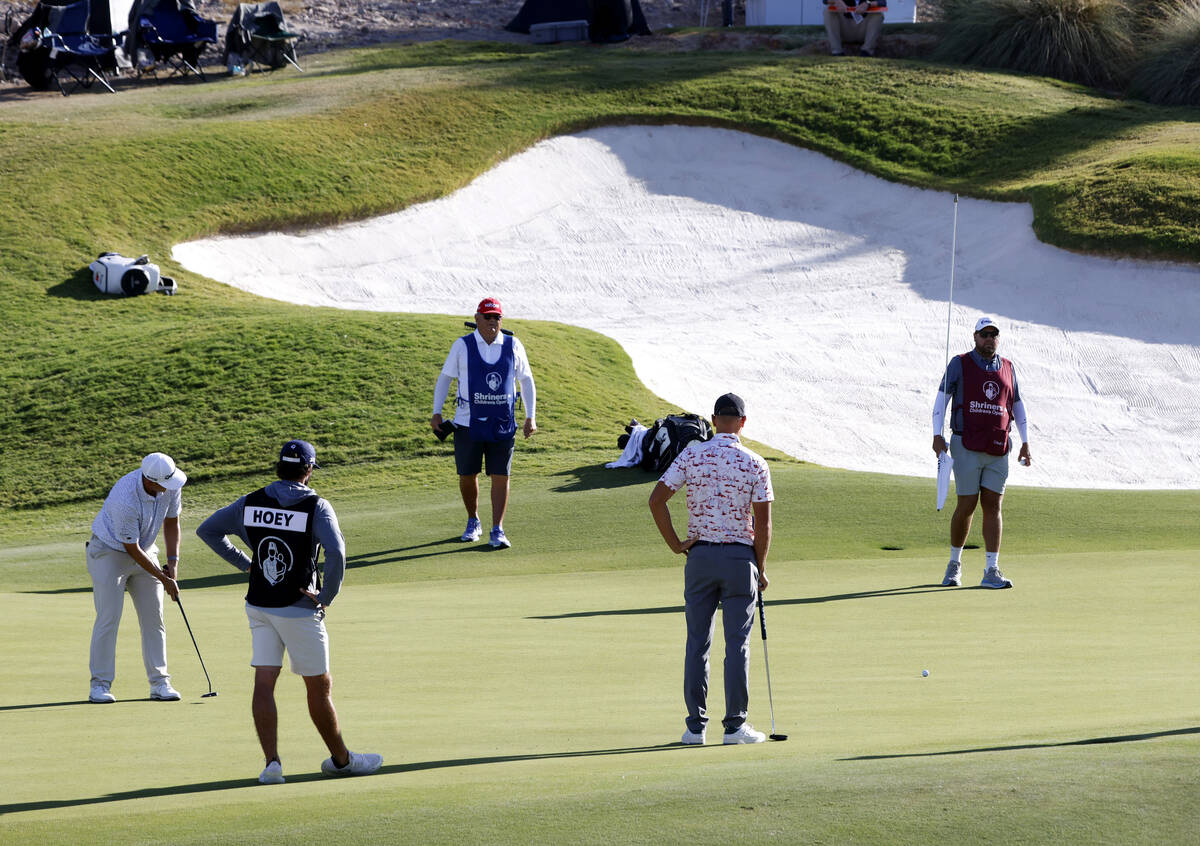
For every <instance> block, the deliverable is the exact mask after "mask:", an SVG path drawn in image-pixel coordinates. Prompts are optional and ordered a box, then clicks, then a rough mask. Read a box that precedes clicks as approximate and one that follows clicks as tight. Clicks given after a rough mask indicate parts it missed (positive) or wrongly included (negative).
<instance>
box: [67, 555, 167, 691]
mask: <svg viewBox="0 0 1200 846" xmlns="http://www.w3.org/2000/svg"><path fill="white" fill-rule="evenodd" d="M154 557H155V553H154V550H151V552H150V558H151V559H154ZM87 568H88V573H89V574H90V575H91V577H92V601H93V602H94V603H95V605H96V624H95V625H94V626H93V627H92V651H91V659H90V663H91V670H92V684H96V683H98V682H103V683H105V684H112V680H113V677H114V676H115V675H116V672H117V627H118V626H119V625H120V624H121V612H122V611H123V610H124V607H125V591H129V596H130V597H131V598H132V599H133V608H134V610H135V611H137V616H138V624H139V625H140V626H141V629H142V661H143V662H144V663H145V665H146V678H147V679H149V681H150V684H151V685H153V684H155V683H157V682H160V681H168V680H169V679H170V678H171V677H170V676H169V675H167V628H166V626H165V625H163V587H162V582H160V581H159V580H158V579H156V578H154V577H153V576H151V575H150V574H149V573H147V572H146V571H145V570H143V569H142V568H141V567H140V566H138V563H137V562H136V561H134V560H133V559H132V558H130V557H129V554H128V553H126V552H125V551H124V550H122V551H121V552H116V551H115V550H111V549H108V548H106V547H104V546H102V545H101V544H100V543H98V542H97V540H96V539H95V538H94V537H93V538H92V540H91V542H90V543H89V544H88V547H87Z"/></svg>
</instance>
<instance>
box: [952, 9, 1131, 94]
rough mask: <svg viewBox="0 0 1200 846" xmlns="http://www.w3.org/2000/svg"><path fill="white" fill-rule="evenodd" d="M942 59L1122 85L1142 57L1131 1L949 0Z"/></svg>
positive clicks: (1075, 80)
mask: <svg viewBox="0 0 1200 846" xmlns="http://www.w3.org/2000/svg"><path fill="white" fill-rule="evenodd" d="M941 10H942V38H941V41H940V42H939V44H938V46H937V48H935V50H934V56H935V57H937V58H939V59H944V60H949V61H956V62H963V63H967V64H974V65H980V66H983V67H993V68H1004V69H1006V70H1015V71H1024V72H1026V73H1034V74H1038V75H1039V76H1052V77H1055V78H1057V79H1062V80H1066V81H1068V82H1079V83H1082V84H1084V85H1093V86H1099V87H1103V88H1111V89H1115V88H1120V87H1122V86H1123V83H1124V81H1125V79H1126V78H1127V74H1128V68H1129V65H1130V63H1131V62H1132V60H1133V58H1134V54H1135V43H1134V39H1133V37H1132V33H1131V26H1132V21H1131V14H1130V11H1129V8H1128V6H1127V5H1126V4H1125V3H1124V2H1123V0H945V2H942V3H941Z"/></svg>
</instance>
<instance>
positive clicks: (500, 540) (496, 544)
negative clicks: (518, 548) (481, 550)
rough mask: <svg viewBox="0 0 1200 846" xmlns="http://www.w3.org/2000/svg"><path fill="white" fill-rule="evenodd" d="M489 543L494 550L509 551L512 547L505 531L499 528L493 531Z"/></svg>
mask: <svg viewBox="0 0 1200 846" xmlns="http://www.w3.org/2000/svg"><path fill="white" fill-rule="evenodd" d="M488 543H490V544H491V545H492V549H508V548H509V547H510V546H512V542H511V541H509V539H508V535H506V534H504V530H503V529H501V528H500V527H499V526H496V527H494V528H493V529H492V533H491V534H490V535H489V536H488Z"/></svg>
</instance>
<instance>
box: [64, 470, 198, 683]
mask: <svg viewBox="0 0 1200 846" xmlns="http://www.w3.org/2000/svg"><path fill="white" fill-rule="evenodd" d="M186 482H187V475H186V474H185V473H184V472H183V471H182V470H180V469H179V468H178V467H176V466H175V461H174V460H173V459H172V458H171V457H170V456H169V455H164V454H163V453H161V452H152V453H150V454H149V455H147V456H146V457H145V458H143V459H142V465H141V467H139V468H138V469H137V470H134V471H132V472H130V473H126V474H125V475H124V476H122V477H121V478H120V479H118V480H117V483H116V484H115V485H113V486H112V489H111V490H110V491H109V492H108V496H107V497H105V499H104V505H103V506H102V507H101V509H100V513H99V514H97V515H96V519H95V520H93V521H92V537H91V539H90V540H88V541H87V543H86V544H84V547H85V549H86V551H87V568H88V575H89V576H91V578H92V601H93V603H94V604H95V606H96V622H95V623H94V625H93V626H92V645H91V653H90V656H89V659H88V663H89V665H90V669H91V673H92V680H91V684H90V687H89V690H88V701H89V702H93V703H96V704H105V703H109V702H115V701H116V697H115V696H114V695H113V693H112V683H113V678H114V677H115V676H116V672H117V627H118V626H119V625H120V624H121V612H122V610H123V608H124V606H125V592H126V591H128V592H129V595H130V597H132V599H133V608H134V610H135V611H137V617H138V625H139V626H140V627H141V630H142V663H143V664H144V665H145V667H146V677H147V679H148V680H149V681H150V698H151V699H156V700H159V701H165V702H173V701H176V700H178V699H179V691H177V690H175V688H173V687H172V686H171V676H170V674H169V673H168V672H167V628H166V625H165V624H164V623H163V594H164V593H166V594H168V595H170V597H171V599H173V600H175V601H176V602H178V601H179V583H178V582H177V581H176V579H178V578H179V540H180V537H179V536H180V529H179V514H180V511H181V510H182V509H183V499H182V494H181V491H182V489H183V486H184V484H185V483H186ZM159 529H161V530H162V534H163V541H164V542H165V543H166V546H167V563H166V564H165V565H162V566H160V565H159V563H158V546H157V545H156V544H155V540H156V539H157V538H158V532H159Z"/></svg>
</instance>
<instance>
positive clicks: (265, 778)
mask: <svg viewBox="0 0 1200 846" xmlns="http://www.w3.org/2000/svg"><path fill="white" fill-rule="evenodd" d="M258 783H259V784H283V764H281V763H279V762H278V761H272V762H271V763H269V764H267V768H266V769H265V770H263V771H262V772H261V773H259V774H258Z"/></svg>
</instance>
